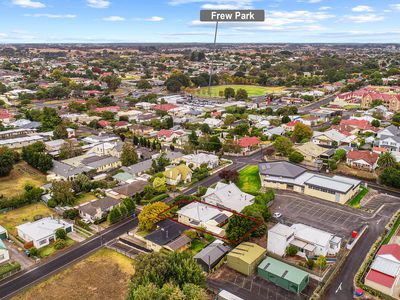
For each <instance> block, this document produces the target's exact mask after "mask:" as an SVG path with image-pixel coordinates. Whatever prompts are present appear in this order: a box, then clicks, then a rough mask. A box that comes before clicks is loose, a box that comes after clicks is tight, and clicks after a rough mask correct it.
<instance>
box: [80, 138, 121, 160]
mask: <svg viewBox="0 0 400 300" xmlns="http://www.w3.org/2000/svg"><path fill="white" fill-rule="evenodd" d="M123 146H124V143H123V142H120V141H117V142H102V143H99V144H96V145H94V146H93V147H92V148H91V149H89V151H87V152H86V153H87V154H91V153H93V154H97V155H99V156H105V155H108V156H115V157H118V158H120V157H121V153H122V148H123Z"/></svg>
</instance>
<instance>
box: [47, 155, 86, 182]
mask: <svg viewBox="0 0 400 300" xmlns="http://www.w3.org/2000/svg"><path fill="white" fill-rule="evenodd" d="M90 170H91V169H90V168H89V167H86V166H80V167H75V166H71V165H68V164H66V163H63V162H60V161H56V160H53V167H52V168H51V169H50V170H49V171H48V172H47V177H46V179H47V181H61V180H74V179H75V178H76V176H78V175H79V174H84V173H87V172H89V171H90Z"/></svg>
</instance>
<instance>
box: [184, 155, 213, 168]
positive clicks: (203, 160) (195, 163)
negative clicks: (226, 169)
mask: <svg viewBox="0 0 400 300" xmlns="http://www.w3.org/2000/svg"><path fill="white" fill-rule="evenodd" d="M178 160H180V161H184V162H185V163H186V165H187V166H190V167H191V168H192V169H193V170H194V169H197V168H198V167H200V166H201V165H203V164H206V165H207V167H208V168H210V169H214V168H216V167H218V165H219V158H218V156H216V155H214V154H207V153H198V154H189V155H185V156H182V157H181V158H179V159H178Z"/></svg>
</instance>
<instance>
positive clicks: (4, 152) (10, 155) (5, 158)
mask: <svg viewBox="0 0 400 300" xmlns="http://www.w3.org/2000/svg"><path fill="white" fill-rule="evenodd" d="M16 158H17V155H16V153H15V152H14V151H13V150H11V149H10V148H7V147H1V148H0V177H4V176H8V175H10V172H11V170H12V169H13V167H14V164H15V162H16Z"/></svg>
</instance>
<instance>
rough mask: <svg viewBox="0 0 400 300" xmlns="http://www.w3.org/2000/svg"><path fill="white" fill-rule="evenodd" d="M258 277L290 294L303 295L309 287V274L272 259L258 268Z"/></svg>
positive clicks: (268, 259) (265, 261)
mask: <svg viewBox="0 0 400 300" xmlns="http://www.w3.org/2000/svg"><path fill="white" fill-rule="evenodd" d="M258 275H259V276H260V277H261V278H263V279H265V280H268V281H271V282H273V283H274V284H276V285H277V286H280V287H281V288H284V289H286V290H288V291H290V292H294V293H297V294H299V293H301V292H302V291H303V290H304V288H305V287H306V286H307V284H308V281H309V274H308V273H307V272H304V271H302V270H300V269H298V268H296V267H293V266H290V265H288V264H285V263H283V262H281V261H279V260H276V259H274V258H271V257H267V258H266V259H264V260H263V261H262V262H261V263H260V265H259V266H258Z"/></svg>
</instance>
